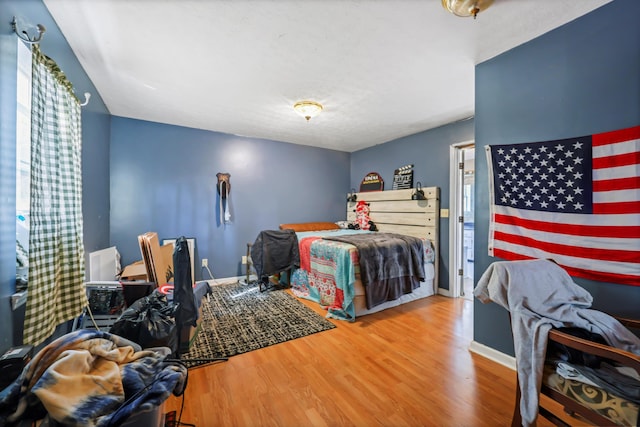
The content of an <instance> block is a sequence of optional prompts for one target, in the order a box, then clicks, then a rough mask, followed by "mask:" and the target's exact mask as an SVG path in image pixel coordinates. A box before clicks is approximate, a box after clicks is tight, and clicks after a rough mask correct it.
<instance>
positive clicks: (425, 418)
mask: <svg viewBox="0 0 640 427" xmlns="http://www.w3.org/2000/svg"><path fill="white" fill-rule="evenodd" d="M304 302H305V304H307V305H309V307H312V308H313V309H314V310H316V311H318V312H320V313H322V310H321V309H319V308H318V307H317V306H316V305H315V304H313V303H310V302H307V301H304ZM472 310H473V302H472V301H469V300H466V299H464V298H458V299H452V298H446V297H443V296H433V297H429V298H426V299H423V300H419V301H414V302H412V303H409V304H405V305H403V306H400V307H396V308H393V309H389V310H385V311H383V312H380V313H376V314H372V315H368V316H363V317H361V318H360V319H358V320H357V321H356V322H354V323H347V322H344V321H337V320H336V321H333V322H334V324H335V325H336V326H337V328H335V329H332V330H330V331H325V332H320V333H317V334H314V335H311V336H307V337H304V338H300V339H297V340H293V341H289V342H285V343H282V344H278V345H274V346H271V347H267V348H264V349H260V350H257V351H252V352H249V353H245V354H241V355H237V356H233V357H232V358H230V359H229V361H227V362H222V363H215V364H211V365H208V366H204V367H199V368H194V369H190V370H189V380H188V381H189V382H188V387H187V390H186V392H185V396H184V411H183V413H182V419H181V420H182V422H183V423H190V424H195V425H196V426H198V427H208V426H251V427H253V426H295V427H298V426H367V427H369V426H492V427H494V426H507V425H509V424H510V422H511V415H512V410H513V402H514V390H515V382H516V375H515V372H514V371H512V370H510V369H509V368H507V367H504V366H502V365H500V364H497V363H495V362H492V361H490V360H489V359H486V358H484V357H482V356H479V355H477V354H474V353H471V352H470V351H469V350H468V347H469V343H470V342H471V339H472V326H471V322H472V318H473V313H472ZM323 315H324V313H323ZM181 403H182V398H181V397H173V396H172V397H171V398H169V400H167V402H166V403H165V412H168V411H171V410H176V411H178V413H179V412H180V405H181Z"/></svg>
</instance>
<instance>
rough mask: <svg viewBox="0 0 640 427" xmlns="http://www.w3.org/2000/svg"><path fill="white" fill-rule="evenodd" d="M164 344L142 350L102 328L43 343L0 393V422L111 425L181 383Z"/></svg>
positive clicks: (179, 389)
mask: <svg viewBox="0 0 640 427" xmlns="http://www.w3.org/2000/svg"><path fill="white" fill-rule="evenodd" d="M169 353H170V350H169V349H168V348H165V347H159V348H155V349H147V350H142V349H141V348H140V346H139V345H138V344H136V343H134V342H132V341H129V340H126V339H124V338H122V337H120V336H117V335H113V334H109V333H107V332H102V331H96V330H87V329H80V330H78V331H74V332H71V333H69V334H66V335H64V336H62V337H60V338H58V339H57V340H55V341H53V342H52V343H51V344H49V345H47V346H46V347H45V348H43V349H42V350H41V351H39V352H38V354H37V355H36V356H35V357H34V358H33V359H32V360H31V362H29V364H28V365H27V366H26V367H25V369H24V370H23V372H22V373H21V374H20V376H19V377H18V378H17V379H16V380H15V381H14V382H13V383H12V384H11V385H10V386H8V387H7V388H5V389H4V390H3V391H2V393H0V425H2V426H4V425H11V424H13V423H17V422H19V421H23V420H39V419H44V420H46V421H47V422H48V423H49V424H53V425H55V423H56V422H57V423H62V424H63V425H78V426H80V425H81V426H96V427H102V426H116V425H120V424H122V423H123V422H124V421H125V420H127V419H128V418H129V417H130V416H131V415H132V414H134V413H135V412H138V411H144V410H150V409H153V408H155V407H156V406H158V405H159V404H161V403H162V402H164V401H165V400H166V399H167V398H168V397H169V395H170V394H171V393H173V394H174V395H176V396H180V395H181V394H182V393H183V392H184V389H185V387H186V382H187V369H186V367H185V366H184V365H182V364H180V363H177V362H170V361H167V360H165V359H166V357H167V356H168V355H169Z"/></svg>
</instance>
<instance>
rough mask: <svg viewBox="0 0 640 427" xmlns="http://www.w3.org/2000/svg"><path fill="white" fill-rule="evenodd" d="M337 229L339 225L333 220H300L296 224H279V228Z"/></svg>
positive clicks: (300, 229)
mask: <svg viewBox="0 0 640 427" xmlns="http://www.w3.org/2000/svg"><path fill="white" fill-rule="evenodd" d="M338 229H340V227H339V226H338V225H337V224H335V223H333V222H300V223H297V224H280V230H293V231H322V230H338Z"/></svg>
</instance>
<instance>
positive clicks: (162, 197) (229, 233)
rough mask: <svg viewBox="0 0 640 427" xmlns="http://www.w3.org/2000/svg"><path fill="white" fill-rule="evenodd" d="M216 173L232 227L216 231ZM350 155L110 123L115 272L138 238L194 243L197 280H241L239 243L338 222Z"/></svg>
mask: <svg viewBox="0 0 640 427" xmlns="http://www.w3.org/2000/svg"><path fill="white" fill-rule="evenodd" d="M218 172H223V173H230V174H231V179H230V182H231V195H230V211H231V223H230V224H226V225H223V224H221V223H220V214H219V205H218V200H219V198H218V193H217V186H216V184H217V179H216V174H217V173H218ZM348 185H349V153H345V152H340V151H334V150H325V149H319V148H313V147H307V146H302V145H293V144H287V143H283V142H275V141H269V140H263V139H255V138H246V137H239V136H234V135H228V134H222V133H217V132H209V131H204V130H197V129H190V128H184V127H179V126H172V125H166V124H159V123H152V122H145V121H139V120H133V119H125V118H121V117H114V118H113V119H112V129H111V243H112V244H113V245H116V246H117V248H118V250H119V251H120V254H121V255H122V262H123V265H126V264H128V263H130V262H133V261H136V260H139V259H141V255H140V249H139V247H138V240H137V237H138V235H140V234H143V233H145V232H147V231H155V232H157V233H158V236H159V238H160V239H166V238H175V237H179V236H186V237H193V238H195V239H196V266H195V270H196V278H205V279H207V278H209V275H208V273H207V272H206V270H204V271H203V269H202V268H201V264H200V260H201V259H202V258H208V259H209V268H210V270H211V272H212V273H213V275H214V276H215V277H216V278H225V277H235V276H242V275H244V274H245V270H244V266H243V265H242V264H241V260H242V256H243V255H245V254H246V251H247V243H253V242H254V240H255V239H256V237H257V235H258V233H259V232H260V230H266V229H277V228H278V226H279V225H280V224H282V223H288V222H305V221H338V220H344V219H345V215H346V212H345V203H346V202H345V195H346V193H347V191H348V188H349V186H348Z"/></svg>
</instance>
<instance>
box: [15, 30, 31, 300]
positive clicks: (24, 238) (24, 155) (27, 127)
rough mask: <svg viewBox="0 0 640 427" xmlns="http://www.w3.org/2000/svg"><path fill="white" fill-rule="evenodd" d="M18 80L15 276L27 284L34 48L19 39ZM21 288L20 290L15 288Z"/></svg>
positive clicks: (19, 281)
mask: <svg viewBox="0 0 640 427" xmlns="http://www.w3.org/2000/svg"><path fill="white" fill-rule="evenodd" d="M17 43H18V49H17V63H18V76H17V83H16V100H17V107H16V121H17V122H16V276H17V278H18V279H19V280H18V282H17V283H18V284H20V283H21V280H20V279H23V280H22V282H23V283H22V284H23V285H26V279H27V272H28V263H29V255H28V254H29V208H30V201H31V50H30V49H29V47H28V46H27V45H25V44H24V43H23V42H22V41H20V40H17ZM16 290H21V289H16Z"/></svg>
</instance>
